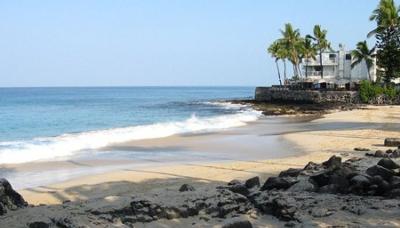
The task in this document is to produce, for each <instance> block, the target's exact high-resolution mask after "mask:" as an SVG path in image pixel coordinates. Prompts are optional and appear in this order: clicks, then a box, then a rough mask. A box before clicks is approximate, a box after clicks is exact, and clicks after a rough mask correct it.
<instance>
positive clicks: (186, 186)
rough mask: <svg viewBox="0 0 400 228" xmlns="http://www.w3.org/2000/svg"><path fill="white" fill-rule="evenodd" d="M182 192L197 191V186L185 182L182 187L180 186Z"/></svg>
mask: <svg viewBox="0 0 400 228" xmlns="http://www.w3.org/2000/svg"><path fill="white" fill-rule="evenodd" d="M179 191H180V192H188V191H191V192H192V191H195V188H194V187H193V186H192V185H190V184H183V185H182V186H181V187H180V188H179Z"/></svg>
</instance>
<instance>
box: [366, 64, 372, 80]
mask: <svg viewBox="0 0 400 228" xmlns="http://www.w3.org/2000/svg"><path fill="white" fill-rule="evenodd" d="M369 70H370V68H369V67H367V72H368V78H369V81H370V82H372V78H371V73H370V72H369Z"/></svg>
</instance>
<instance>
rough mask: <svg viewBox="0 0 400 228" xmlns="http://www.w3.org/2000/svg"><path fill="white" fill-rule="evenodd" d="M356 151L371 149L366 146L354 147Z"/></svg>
mask: <svg viewBox="0 0 400 228" xmlns="http://www.w3.org/2000/svg"><path fill="white" fill-rule="evenodd" d="M354 150H355V151H370V149H368V148H364V147H356V148H354Z"/></svg>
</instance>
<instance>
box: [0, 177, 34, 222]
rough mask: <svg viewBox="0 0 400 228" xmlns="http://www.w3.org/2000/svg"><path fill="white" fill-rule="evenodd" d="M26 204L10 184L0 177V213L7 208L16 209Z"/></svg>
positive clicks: (5, 211)
mask: <svg viewBox="0 0 400 228" xmlns="http://www.w3.org/2000/svg"><path fill="white" fill-rule="evenodd" d="M26 206H28V203H27V202H26V201H25V200H24V198H22V196H21V195H20V194H19V193H18V192H16V191H15V190H14V189H13V188H12V186H11V184H10V183H9V182H8V181H7V180H6V179H4V178H1V179H0V215H3V214H5V213H7V211H8V210H16V209H18V208H23V207H26Z"/></svg>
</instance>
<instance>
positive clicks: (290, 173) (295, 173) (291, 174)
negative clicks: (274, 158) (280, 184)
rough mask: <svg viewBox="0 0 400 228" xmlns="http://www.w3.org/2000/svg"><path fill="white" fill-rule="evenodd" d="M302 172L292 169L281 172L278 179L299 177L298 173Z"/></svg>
mask: <svg viewBox="0 0 400 228" xmlns="http://www.w3.org/2000/svg"><path fill="white" fill-rule="evenodd" d="M302 171H303V169H293V168H290V169H288V170H285V171H282V172H281V173H280V174H279V177H297V176H298V175H300V173H301V172H302Z"/></svg>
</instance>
